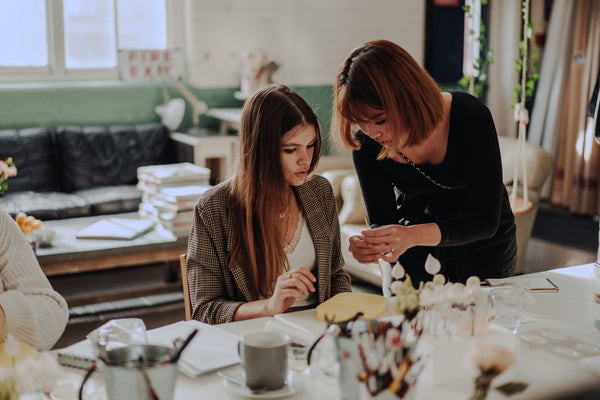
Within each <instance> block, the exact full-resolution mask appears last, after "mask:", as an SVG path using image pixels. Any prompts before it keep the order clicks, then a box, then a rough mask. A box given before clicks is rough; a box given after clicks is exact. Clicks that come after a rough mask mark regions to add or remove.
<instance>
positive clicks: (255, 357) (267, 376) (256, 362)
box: [238, 331, 290, 390]
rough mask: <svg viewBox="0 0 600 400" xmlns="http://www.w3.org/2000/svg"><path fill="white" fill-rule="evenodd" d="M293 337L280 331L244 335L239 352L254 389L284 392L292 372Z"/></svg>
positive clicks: (247, 378)
mask: <svg viewBox="0 0 600 400" xmlns="http://www.w3.org/2000/svg"><path fill="white" fill-rule="evenodd" d="M289 345H290V337H289V336H288V335H285V334H283V333H280V332H272V331H255V332H250V333H247V334H246V335H244V336H243V338H242V340H241V341H240V342H239V345H238V352H239V354H240V360H241V363H242V367H243V369H244V373H245V376H246V385H247V386H248V387H249V388H250V389H253V390H255V389H267V390H274V389H280V388H282V387H283V386H284V385H285V379H286V377H287V371H288V348H289Z"/></svg>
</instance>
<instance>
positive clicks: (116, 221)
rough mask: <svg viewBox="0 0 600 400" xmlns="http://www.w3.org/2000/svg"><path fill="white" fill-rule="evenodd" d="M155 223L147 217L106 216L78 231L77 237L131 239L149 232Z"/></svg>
mask: <svg viewBox="0 0 600 400" xmlns="http://www.w3.org/2000/svg"><path fill="white" fill-rule="evenodd" d="M154 225H155V223H154V222H153V221H151V220H147V219H127V218H106V219H101V220H100V221H98V222H94V223H93V224H92V225H90V226H88V227H86V228H84V229H82V230H80V231H79V232H77V234H76V235H75V237H76V238H77V239H118V240H131V239H135V238H136V237H138V236H141V235H143V234H144V233H147V232H149V231H151V230H152V228H154Z"/></svg>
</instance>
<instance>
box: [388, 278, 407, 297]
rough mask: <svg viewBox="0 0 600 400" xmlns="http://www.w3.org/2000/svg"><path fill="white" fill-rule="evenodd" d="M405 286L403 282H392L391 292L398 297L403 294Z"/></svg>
mask: <svg viewBox="0 0 600 400" xmlns="http://www.w3.org/2000/svg"><path fill="white" fill-rule="evenodd" d="M403 286H404V282H403V281H394V282H392V286H391V287H390V290H391V291H392V293H394V294H395V295H396V296H397V295H399V294H400V293H401V292H402V287H403Z"/></svg>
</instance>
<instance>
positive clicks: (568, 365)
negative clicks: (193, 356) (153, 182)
mask: <svg viewBox="0 0 600 400" xmlns="http://www.w3.org/2000/svg"><path fill="white" fill-rule="evenodd" d="M529 277H544V278H549V279H551V280H552V282H553V283H554V284H556V286H558V287H559V292H558V293H532V294H531V296H532V298H533V303H531V304H529V305H527V306H526V310H525V311H526V313H527V314H528V316H529V317H530V318H529V319H528V321H529V322H523V323H522V324H521V327H520V328H519V333H518V335H519V336H520V335H526V334H537V333H540V332H551V333H555V334H557V333H558V334H562V335H565V336H568V337H569V339H568V340H575V341H580V342H581V343H586V344H591V345H596V346H600V332H599V330H598V329H599V328H598V327H596V326H595V324H600V322H598V323H597V322H596V321H597V320H598V321H600V304H597V303H595V302H594V299H593V293H594V290H595V289H596V287H598V286H600V277H598V276H596V275H595V273H594V268H593V264H586V265H581V266H576V267H570V268H564V269H558V270H552V271H544V272H539V273H535V274H530V275H523V276H519V277H515V279H517V280H518V279H528V278H529ZM304 313H305V312H304ZM273 321H274V319H273V318H258V319H254V320H249V321H241V322H233V323H229V324H223V325H217V328H219V329H223V330H225V331H228V332H230V333H233V334H235V335H241V334H243V333H244V332H248V331H252V330H256V329H262V328H265V327H268V325H269V324H270V325H271V327H272V325H273ZM194 323H197V322H194ZM178 324H182V323H178ZM186 324H188V323H186ZM174 326H175V327H178V326H182V325H169V326H165V327H161V328H157V329H154V330H151V331H149V334H148V335H149V338H150V341H151V342H152V341H158V342H168V340H170V336H172V334H173V329H174V328H173V327H174ZM186 326H187V327H188V328H189V325H186ZM289 329H290V333H291V334H292V335H296V334H297V335H298V337H300V338H303V337H304V338H306V337H310V335H308V334H307V333H306V332H299V331H298V330H294V328H291V327H290V328H289ZM185 333H186V332H181V333H180V335H184V334H185ZM303 335H304V336H303ZM88 347H89V343H87V342H86V341H84V342H80V343H78V344H77V345H74V346H72V347H70V348H69V349H70V350H72V351H80V350H84V351H85V349H86V348H88ZM463 362H465V360H456V363H457V364H458V363H463ZM239 368H240V367H239V365H234V366H230V367H226V368H225V369H224V371H225V372H235V371H236V369H239ZM309 374H310V376H309V377H310V379H308V380H307V383H306V386H305V388H304V390H301V391H299V392H298V393H295V394H294V395H293V396H292V397H290V398H293V399H307V400H309V399H310V400H315V399H336V398H337V396H338V389H337V383H336V380H335V378H333V377H329V376H325V375H324V374H322V373H320V372H314V371H313V372H310V373H309ZM599 379H600V356H596V357H586V358H580V359H577V358H569V357H566V356H560V355H557V354H554V353H553V352H551V351H548V349H546V348H534V347H530V346H528V345H527V343H525V342H523V341H522V340H519V341H518V346H517V352H516V362H515V364H514V365H513V366H511V367H510V368H509V369H508V370H506V371H505V372H504V373H503V374H501V375H500V376H498V377H497V378H496V379H495V380H494V383H493V386H497V385H500V384H502V383H505V382H510V381H519V382H526V383H528V384H529V386H528V388H527V389H526V390H525V391H524V392H522V393H520V394H517V395H513V396H511V397H510V399H511V400H513V399H514V400H517V399H532V398H533V399H536V398H540V399H542V398H545V397H547V396H548V395H550V394H552V395H555V394H556V393H557V392H558V391H560V390H564V389H565V388H572V387H574V386H577V385H586V384H589V383H592V382H598V380H599ZM102 380H103V378H102V375H101V374H97V375H96V377H95V378H94V379H93V382H94V383H92V384H93V385H96V386H97V387H99V388H100V387H101V386H102ZM472 391H473V378H472V377H468V378H465V379H463V380H458V381H453V382H449V383H445V384H442V385H435V386H434V385H430V384H427V383H424V382H419V383H418V384H417V388H416V396H415V398H416V399H434V398H435V399H447V400H453V399H457V400H458V399H460V400H464V399H466V398H469V397H470V395H471V394H472ZM200 394H201V397H202V398H207V399H209V398H210V399H220V398H232V399H235V398H240V396H237V395H236V394H235V393H233V392H232V391H231V390H230V389H227V388H225V385H224V383H223V381H222V379H221V378H220V377H219V376H218V375H217V373H216V372H209V373H206V374H203V375H201V376H200V377H197V378H189V377H187V376H185V375H183V374H181V373H180V374H179V376H178V381H177V386H176V389H175V399H176V400H184V399H185V400H187V399H193V398H198V396H199V395H200ZM506 398H507V397H505V396H504V395H502V394H500V393H499V392H496V391H493V390H492V391H490V394H489V396H488V399H489V400H495V399H498V400H499V399H506Z"/></svg>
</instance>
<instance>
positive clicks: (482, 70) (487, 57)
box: [458, 0, 494, 98]
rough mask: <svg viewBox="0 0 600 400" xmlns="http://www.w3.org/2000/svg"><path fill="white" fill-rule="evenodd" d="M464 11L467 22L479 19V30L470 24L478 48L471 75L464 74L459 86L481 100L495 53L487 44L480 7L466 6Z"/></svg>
mask: <svg viewBox="0 0 600 400" xmlns="http://www.w3.org/2000/svg"><path fill="white" fill-rule="evenodd" d="M475 1H477V0H475ZM487 4H488V1H487V0H481V2H480V5H481V6H486V5H487ZM462 9H463V11H464V12H465V15H466V16H467V21H476V18H477V19H479V29H475V28H474V26H473V24H472V23H470V24H469V25H470V26H469V36H470V37H471V41H472V42H473V43H477V46H473V49H475V51H474V52H473V53H474V54H472V56H471V66H470V67H471V74H470V75H468V74H464V75H463V76H462V78H461V79H460V80H459V81H458V84H459V85H460V86H461V87H462V88H464V89H467V90H468V91H469V93H470V94H472V95H473V96H475V97H477V98H479V97H481V95H482V94H483V92H484V90H485V89H486V88H487V70H488V67H489V66H490V65H491V64H493V63H494V51H493V50H492V49H490V48H489V46H488V44H487V39H486V36H487V28H486V26H485V23H484V21H483V19H482V18H481V14H480V7H472V6H470V5H465V6H463V7H462ZM476 13H477V15H476Z"/></svg>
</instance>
